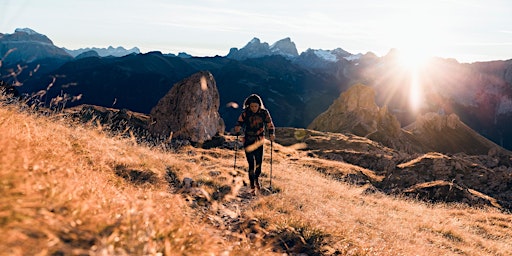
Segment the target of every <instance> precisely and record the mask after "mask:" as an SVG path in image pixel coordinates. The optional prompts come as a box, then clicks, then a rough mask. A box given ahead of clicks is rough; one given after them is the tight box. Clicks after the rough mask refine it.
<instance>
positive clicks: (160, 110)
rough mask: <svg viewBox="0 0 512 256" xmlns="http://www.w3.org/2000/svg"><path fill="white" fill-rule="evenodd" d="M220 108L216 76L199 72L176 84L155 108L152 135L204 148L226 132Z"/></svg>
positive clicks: (152, 111) (151, 116) (152, 115)
mask: <svg viewBox="0 0 512 256" xmlns="http://www.w3.org/2000/svg"><path fill="white" fill-rule="evenodd" d="M219 105H220V100H219V91H218V90H217V85H216V83H215V79H214V78H213V75H212V74H211V73H210V72H207V71H201V72H198V73H196V74H193V75H192V76H190V77H189V78H186V79H183V80H182V81H180V82H178V83H176V84H175V85H174V86H173V87H172V88H171V90H170V91H169V92H168V93H167V94H166V95H165V96H164V97H163V98H161V99H160V101H158V103H157V105H156V106H155V107H153V109H152V110H151V113H150V118H151V124H150V125H149V132H150V133H151V134H153V135H163V136H169V137H172V138H177V139H185V140H189V141H190V142H192V143H199V144H202V143H204V142H205V141H208V140H211V139H212V138H213V137H214V136H215V135H216V134H222V133H223V131H224V129H225V125H224V120H223V119H222V118H221V117H220V115H219Z"/></svg>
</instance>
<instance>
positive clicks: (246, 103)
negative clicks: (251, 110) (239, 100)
mask: <svg viewBox="0 0 512 256" xmlns="http://www.w3.org/2000/svg"><path fill="white" fill-rule="evenodd" d="M251 103H258V104H259V105H260V108H261V109H264V108H265V106H263V101H262V100H261V98H260V96H258V95H257V94H251V95H249V97H247V98H245V100H244V109H246V108H248V107H249V105H251Z"/></svg>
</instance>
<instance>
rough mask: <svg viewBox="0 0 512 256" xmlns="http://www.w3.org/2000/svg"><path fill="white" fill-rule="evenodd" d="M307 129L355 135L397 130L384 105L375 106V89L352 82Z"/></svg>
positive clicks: (396, 133)
mask: <svg viewBox="0 0 512 256" xmlns="http://www.w3.org/2000/svg"><path fill="white" fill-rule="evenodd" d="M308 128H309V129H313V130H319V131H326V132H340V133H352V134H355V135H359V136H368V135H370V134H373V133H376V132H383V131H385V132H386V134H387V136H390V137H398V136H399V135H400V133H401V128H400V123H399V122H398V120H397V119H396V117H395V116H393V115H392V114H390V113H389V112H388V110H387V108H386V107H383V108H380V107H379V106H377V104H376V103H375V90H374V89H373V88H372V87H370V86H366V85H363V84H356V85H354V86H352V87H351V88H349V89H348V90H347V91H346V92H344V93H342V94H341V95H340V97H339V98H338V99H336V100H335V101H334V102H333V104H332V105H331V106H330V107H329V109H327V111H325V112H324V113H322V114H320V115H319V116H318V117H317V118H315V119H314V120H313V122H312V123H311V124H310V125H309V127H308Z"/></svg>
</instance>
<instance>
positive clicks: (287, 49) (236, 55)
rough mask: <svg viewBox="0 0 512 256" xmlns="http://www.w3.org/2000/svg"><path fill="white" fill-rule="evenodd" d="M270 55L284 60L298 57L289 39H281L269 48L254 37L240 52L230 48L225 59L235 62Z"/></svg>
mask: <svg viewBox="0 0 512 256" xmlns="http://www.w3.org/2000/svg"><path fill="white" fill-rule="evenodd" d="M270 55H281V56H284V57H286V58H295V57H297V56H299V54H298V52H297V48H296V46H295V43H294V42H292V40H291V39H290V38H289V37H287V38H284V39H281V40H279V41H277V42H275V43H274V44H272V45H271V46H270V45H269V44H268V43H265V42H263V43H262V42H261V41H260V39H259V38H256V37H255V38H253V39H252V40H251V41H249V43H247V44H246V45H245V46H244V47H243V48H241V49H240V50H239V49H237V48H231V49H230V51H229V54H228V55H227V56H226V57H228V58H230V59H236V60H245V59H251V58H260V57H264V56H270Z"/></svg>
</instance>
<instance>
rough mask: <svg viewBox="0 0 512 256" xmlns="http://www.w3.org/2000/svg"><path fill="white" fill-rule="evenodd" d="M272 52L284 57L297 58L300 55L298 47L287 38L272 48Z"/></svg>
mask: <svg viewBox="0 0 512 256" xmlns="http://www.w3.org/2000/svg"><path fill="white" fill-rule="evenodd" d="M270 51H271V52H272V53H274V54H278V55H282V56H285V57H291V58H294V57H297V56H299V53H298V52H297V47H296V46H295V43H294V42H292V40H291V39H290V38H289V37H287V38H284V39H281V40H279V41H277V42H275V43H274V44H272V45H271V46H270Z"/></svg>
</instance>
